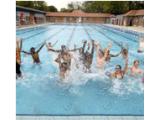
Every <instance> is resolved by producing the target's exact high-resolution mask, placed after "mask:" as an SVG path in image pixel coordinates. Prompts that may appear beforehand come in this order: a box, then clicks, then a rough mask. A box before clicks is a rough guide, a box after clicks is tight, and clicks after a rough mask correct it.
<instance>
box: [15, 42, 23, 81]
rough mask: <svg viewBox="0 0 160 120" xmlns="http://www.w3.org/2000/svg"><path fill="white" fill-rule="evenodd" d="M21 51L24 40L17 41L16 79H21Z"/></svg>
mask: <svg viewBox="0 0 160 120" xmlns="http://www.w3.org/2000/svg"><path fill="white" fill-rule="evenodd" d="M21 50H22V40H21V39H19V40H17V41H16V78H18V77H21V76H22V73H21Z"/></svg>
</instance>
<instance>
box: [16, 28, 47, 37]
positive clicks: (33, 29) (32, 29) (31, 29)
mask: <svg viewBox="0 0 160 120" xmlns="http://www.w3.org/2000/svg"><path fill="white" fill-rule="evenodd" d="M39 29H42V30H43V29H46V28H44V27H36V28H30V30H26V31H24V32H20V33H17V35H22V34H25V33H28V32H32V31H35V30H39Z"/></svg>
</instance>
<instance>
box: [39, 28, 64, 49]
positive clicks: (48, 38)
mask: <svg viewBox="0 0 160 120" xmlns="http://www.w3.org/2000/svg"><path fill="white" fill-rule="evenodd" d="M65 28H66V26H65V27H63V28H62V29H60V30H59V31H57V32H56V33H54V34H52V35H50V36H49V37H47V38H46V40H45V41H42V42H41V43H39V44H37V45H36V48H37V47H38V46H40V45H42V44H43V43H44V42H46V41H48V40H50V39H51V38H52V37H54V36H55V35H57V34H58V33H60V32H62V31H63V30H64V29H65ZM52 30H53V29H52ZM57 42H58V41H56V42H55V43H54V44H56V43H57Z"/></svg>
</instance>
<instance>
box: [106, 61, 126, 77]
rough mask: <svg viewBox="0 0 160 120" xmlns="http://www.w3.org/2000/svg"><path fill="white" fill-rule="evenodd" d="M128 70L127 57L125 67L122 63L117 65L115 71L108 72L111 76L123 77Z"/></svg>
mask: <svg viewBox="0 0 160 120" xmlns="http://www.w3.org/2000/svg"><path fill="white" fill-rule="evenodd" d="M127 70H128V58H126V59H125V67H124V69H122V67H121V65H116V67H115V71H114V72H112V73H109V74H108V73H107V74H108V76H109V77H111V78H117V79H123V78H124V75H125V74H126V72H127Z"/></svg>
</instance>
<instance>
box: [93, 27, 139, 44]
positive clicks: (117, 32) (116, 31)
mask: <svg viewBox="0 0 160 120" xmlns="http://www.w3.org/2000/svg"><path fill="white" fill-rule="evenodd" d="M96 26H97V27H100V28H102V29H104V30H108V31H111V32H113V33H116V34H118V35H120V36H122V37H124V38H126V39H128V40H130V41H132V42H138V41H137V40H134V39H131V38H129V37H127V36H125V35H123V34H120V33H119V32H121V33H124V32H122V31H118V30H112V29H110V28H107V27H106V28H107V29H105V26H103V25H96ZM125 34H128V33H125ZM136 37H137V36H136Z"/></svg>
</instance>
